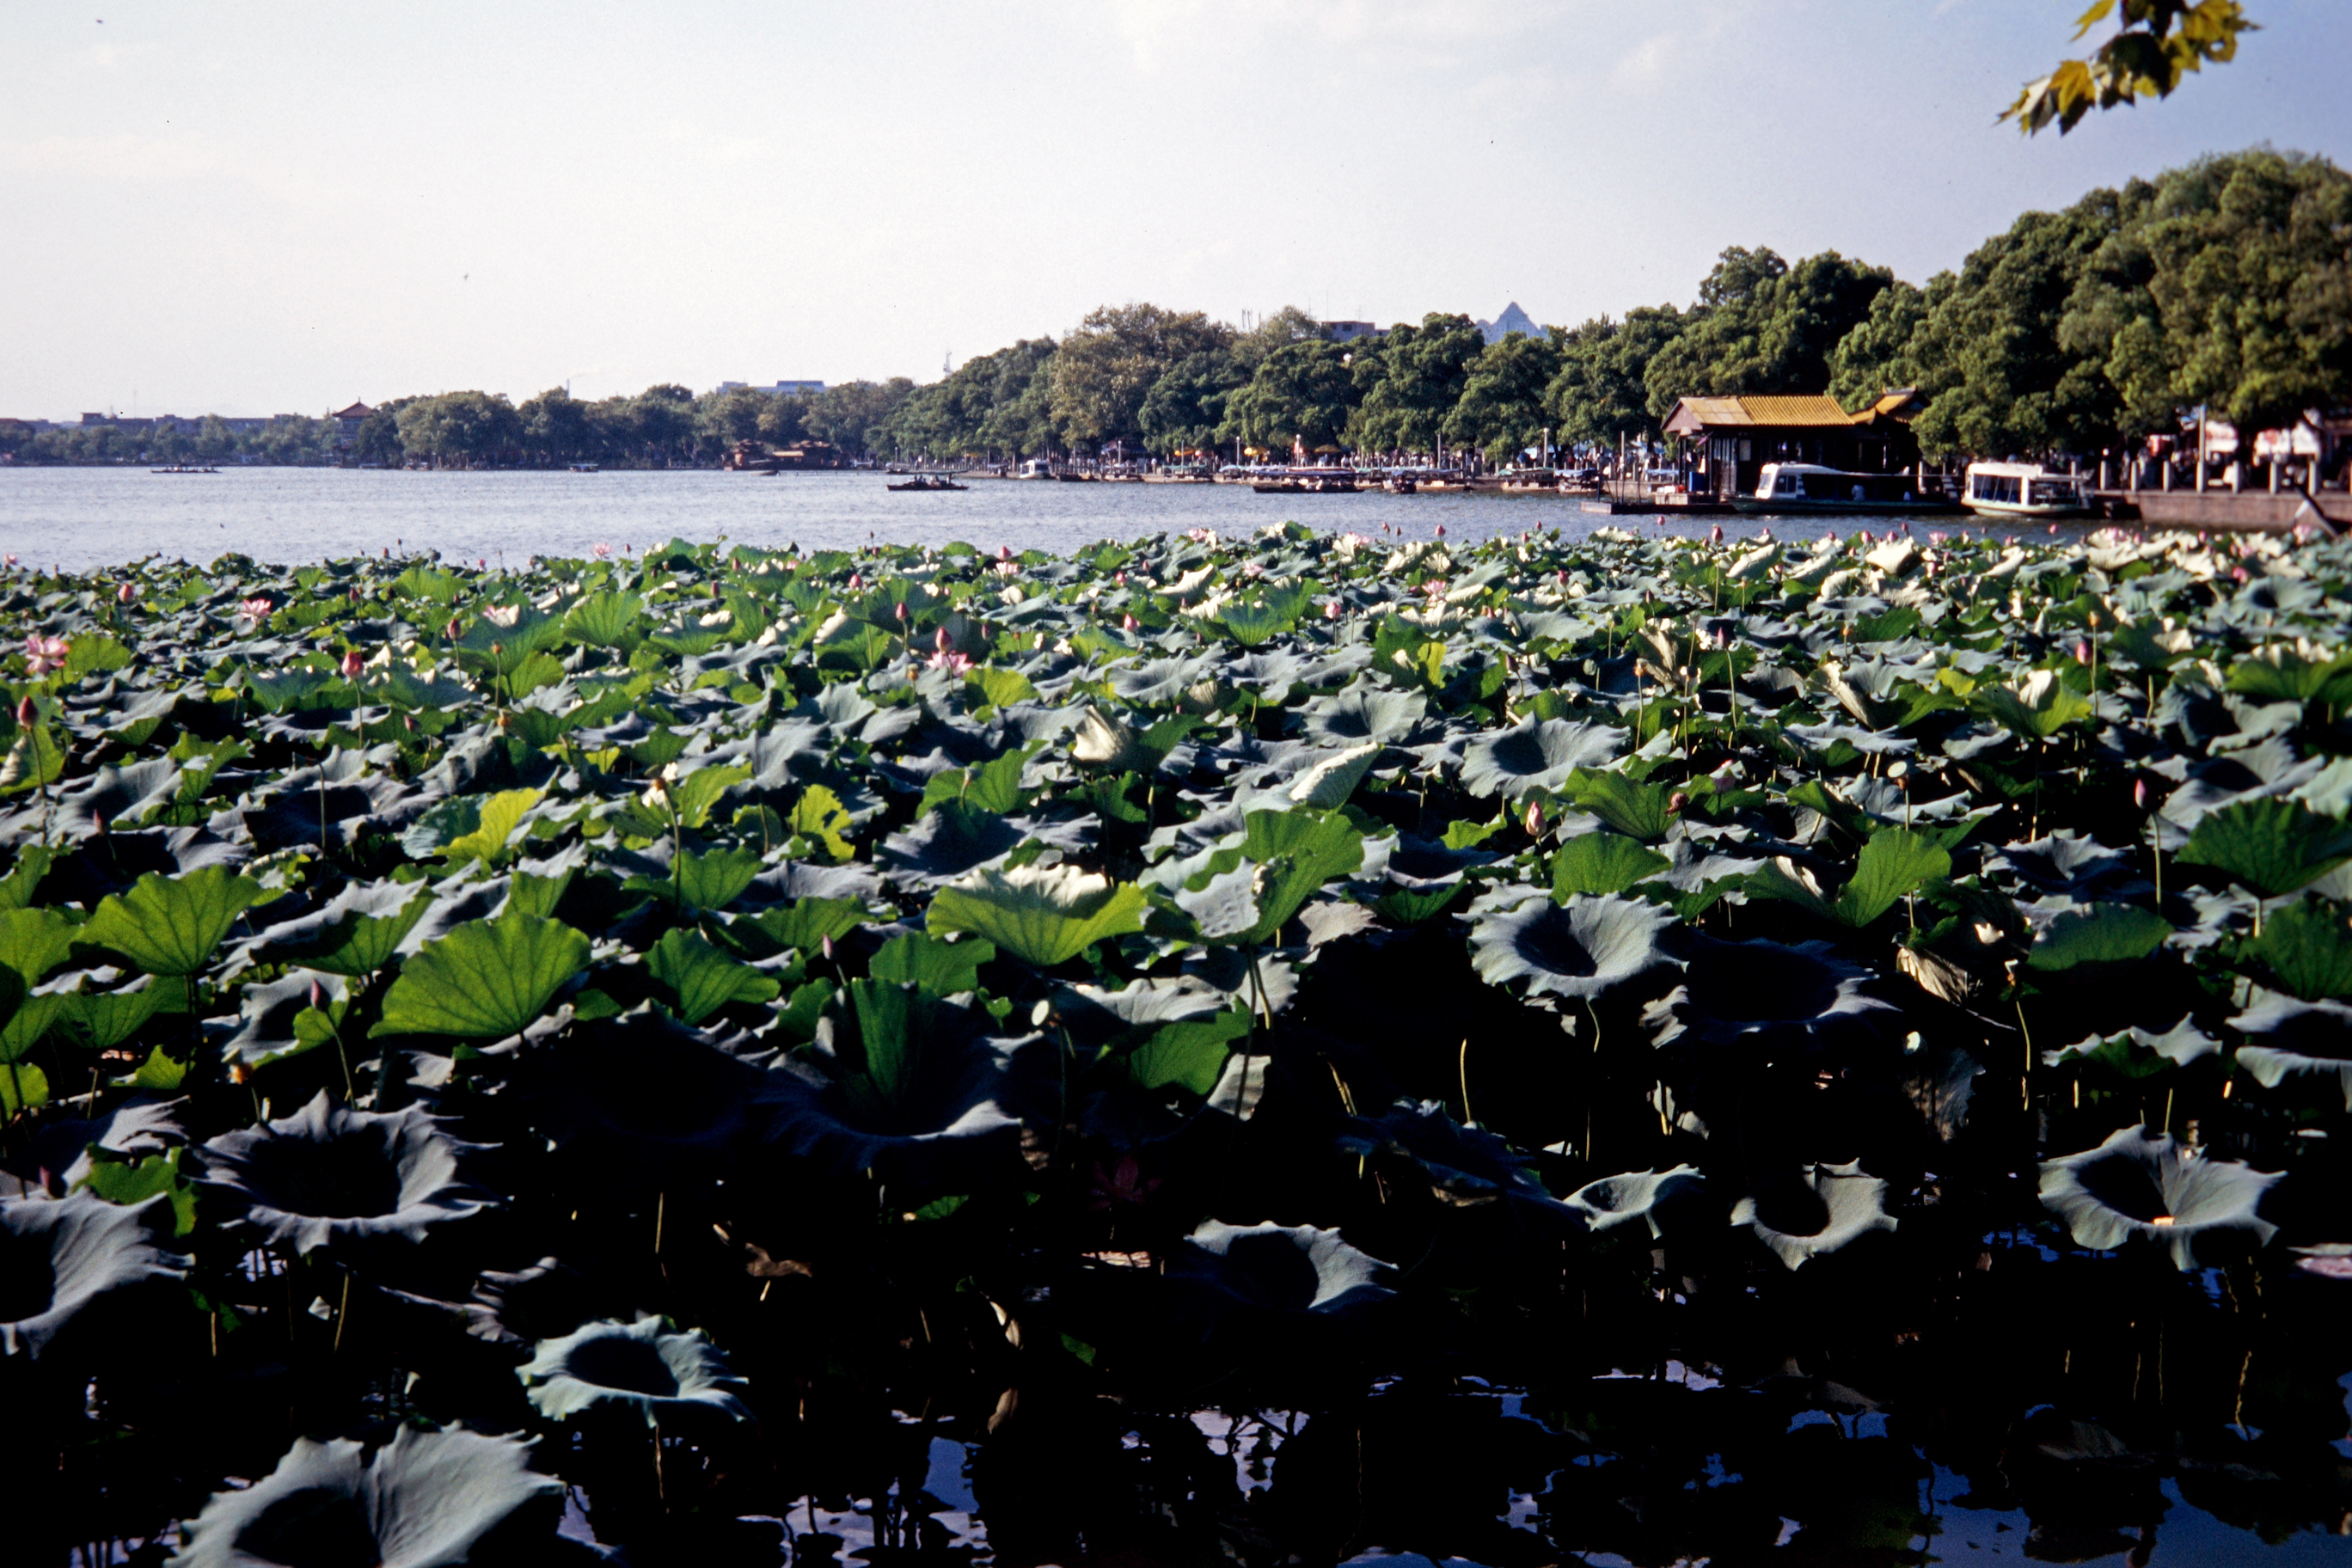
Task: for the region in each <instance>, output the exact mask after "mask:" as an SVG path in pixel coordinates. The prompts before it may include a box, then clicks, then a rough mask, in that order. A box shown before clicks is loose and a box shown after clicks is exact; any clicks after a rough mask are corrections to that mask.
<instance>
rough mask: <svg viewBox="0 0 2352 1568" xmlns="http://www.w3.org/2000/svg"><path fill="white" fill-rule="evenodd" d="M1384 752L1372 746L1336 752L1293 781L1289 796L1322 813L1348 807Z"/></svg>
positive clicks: (1300, 803)
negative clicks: (1350, 799) (1350, 800)
mask: <svg viewBox="0 0 2352 1568" xmlns="http://www.w3.org/2000/svg"><path fill="white" fill-rule="evenodd" d="M1380 754H1381V748H1380V747H1379V746H1377V745H1373V744H1370V743H1369V742H1368V743H1366V744H1364V745H1360V746H1349V747H1348V748H1347V749H1345V750H1344V751H1339V752H1332V753H1330V754H1329V755H1328V756H1325V757H1323V758H1322V759H1321V760H1320V761H1318V762H1317V763H1315V764H1314V765H1313V766H1312V767H1309V768H1307V769H1305V770H1303V771H1302V772H1300V773H1299V774H1298V775H1297V777H1296V778H1293V779H1292V780H1291V781H1290V785H1289V788H1288V790H1287V791H1286V794H1287V795H1289V797H1290V798H1291V799H1292V800H1293V801H1295V802H1296V803H1297V804H1298V805H1304V806H1309V807H1312V808H1314V809H1315V810H1318V811H1329V810H1331V809H1332V808H1333V807H1335V806H1340V805H1346V804H1347V802H1348V797H1349V795H1353V794H1355V793H1356V786H1357V785H1358V784H1361V783H1362V782H1363V779H1364V774H1365V773H1369V772H1370V771H1371V766H1372V763H1373V761H1374V760H1375V759H1376V758H1378V757H1379V756H1380Z"/></svg>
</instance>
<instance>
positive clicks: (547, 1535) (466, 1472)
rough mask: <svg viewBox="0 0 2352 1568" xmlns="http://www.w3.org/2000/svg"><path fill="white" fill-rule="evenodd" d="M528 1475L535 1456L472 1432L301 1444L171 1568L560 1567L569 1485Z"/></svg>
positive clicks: (218, 1516) (200, 1527)
mask: <svg viewBox="0 0 2352 1568" xmlns="http://www.w3.org/2000/svg"><path fill="white" fill-rule="evenodd" d="M562 1490H563V1484H562V1482H561V1481H559V1480H557V1479H555V1478H554V1477H552V1476H545V1475H540V1474H537V1473H535V1472H533V1471H532V1470H531V1469H530V1447H529V1446H528V1445H526V1444H523V1443H519V1442H516V1441H515V1440H514V1439H513V1438H511V1437H485V1436H479V1435H478V1434H476V1433H472V1432H467V1431H465V1430H462V1429H452V1430H449V1431H446V1432H428V1431H420V1430H418V1429H416V1428H415V1427H410V1426H403V1427H400V1428H398V1429H396V1430H395V1431H394V1433H393V1436H392V1440H391V1441H390V1442H388V1443H385V1444H384V1445H383V1446H382V1447H364V1446H362V1445H361V1444H359V1443H355V1442H352V1441H351V1440H350V1439H348V1438H341V1437H338V1438H333V1439H331V1440H329V1441H327V1442H323V1443H322V1442H318V1441H315V1440H313V1439H311V1438H309V1437H297V1438H296V1439H295V1440H294V1446H293V1447H291V1448H289V1449H288V1450H287V1452H286V1456H285V1458H281V1459H279V1460H278V1467H277V1468H275V1469H273V1470H271V1471H270V1472H269V1474H268V1475H266V1476H264V1477H262V1478H261V1479H259V1480H257V1481H256V1482H255V1483H254V1484H253V1485H252V1486H250V1487H247V1488H246V1489H242V1490H233V1491H221V1492H215V1493H214V1494H213V1497H212V1500H211V1501H209V1502H207V1503H206V1504H205V1508H204V1511H203V1512H201V1513H199V1514H198V1515H197V1516H196V1517H195V1518H194V1520H193V1521H190V1523H189V1526H188V1539H187V1542H186V1544H185V1545H184V1546H183V1547H182V1548H181V1550H180V1551H179V1552H178V1553H176V1554H175V1555H174V1556H173V1558H172V1560H171V1561H172V1563H173V1568H320V1565H324V1564H337V1565H340V1564H344V1563H352V1564H358V1563H366V1564H370V1565H371V1568H454V1565H455V1564H458V1563H489V1562H499V1561H504V1562H519V1561H521V1560H522V1558H523V1554H529V1555H530V1556H532V1557H533V1558H534V1559H535V1560H538V1561H552V1560H554V1553H555V1549H556V1547H557V1545H558V1544H559V1543H558V1542H557V1541H556V1539H555V1535H554V1529H555V1516H556V1512H557V1509H556V1506H555V1505H556V1500H557V1499H558V1498H559V1497H560V1496H561V1495H562ZM533 1526H536V1527H537V1528H536V1532H535V1533H536V1535H537V1537H538V1538H537V1539H536V1540H534V1539H533V1535H534V1531H533V1530H532V1528H531V1527H533Z"/></svg>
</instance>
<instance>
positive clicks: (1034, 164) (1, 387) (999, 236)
mask: <svg viewBox="0 0 2352 1568" xmlns="http://www.w3.org/2000/svg"><path fill="white" fill-rule="evenodd" d="M2083 3H2084V0H1940V3H1938V0H1684V3H1682V4H1679V5H1637V4H1627V3H1623V0H1003V3H993V4H991V3H982V4H974V3H972V0H961V3H936V4H935V3H929V0H898V3H894V4H887V5H883V4H869V5H841V4H830V5H801V4H786V3H781V0H768V3H755V0H662V3H661V4H658V5H653V4H646V3H645V0H631V3H628V4H617V3H614V4H607V3H603V0H562V3H555V0H550V3H546V4H521V3H513V0H456V3H447V4H444V3H439V0H402V4H400V5H319V4H316V3H310V4H303V5H293V4H276V3H262V0H247V3H236V0H217V3H215V4H210V5H189V4H186V3H185V0H129V3H117V0H75V4H73V5H59V4H52V3H50V0H7V3H6V4H5V6H0V215H5V216H0V283H5V291H0V300H5V308H6V310H7V312H8V315H7V320H6V324H5V331H0V415H18V416H26V417H35V418H58V417H70V416H74V415H75V414H78V413H79V411H81V410H84V409H103V408H113V409H119V410H120V411H121V412H124V413H134V412H135V413H147V414H153V413H159V412H166V411H169V412H176V413H180V414H196V413H203V412H207V411H210V412H219V413H226V414H271V413H280V412H299V413H306V414H317V413H321V412H324V411H325V410H327V409H329V408H332V407H339V406H341V405H343V404H345V403H348V402H350V401H351V400H352V399H353V398H363V399H368V400H374V399H378V398H383V397H389V396H394V395H400V394H403V393H418V392H436V391H442V390H448V389H454V388H460V387H481V388H484V389H486V390H489V391H494V392H505V393H508V394H509V395H512V396H514V397H516V398H517V399H520V398H522V397H526V396H529V395H531V394H533V393H535V392H538V391H539V390H541V388H543V387H546V386H549V385H552V384H559V383H565V382H568V383H570V384H571V386H572V391H573V392H574V393H575V394H577V395H583V396H603V395H609V394H612V393H614V392H634V391H636V390H638V389H639V388H642V387H644V386H645V385H646V384H649V383H653V382H656V381H677V382H682V383H684V384H688V385H689V386H692V387H694V388H696V389H698V390H699V389H702V388H706V387H709V386H711V385H714V384H717V383H718V382H719V381H720V380H723V379H725V380H749V381H758V382H766V381H773V380H777V379H802V378H808V377H816V378H822V379H824V380H826V381H836V382H837V381H845V380H850V379H854V378H856V377H859V376H874V377H881V376H888V375H912V376H915V377H916V378H918V379H919V380H930V379H933V378H935V377H936V376H937V375H938V374H939V370H940V360H941V356H942V354H943V353H948V352H950V351H951V352H952V353H953V354H954V355H955V358H956V360H957V362H958V363H961V361H962V360H964V359H965V358H968V357H970V356H971V355H972V354H976V353H985V352H987V351H989V350H991V349H994V348H997V347H1000V346H1002V345H1003V344H1005V343H1007V342H1012V341H1013V340H1014V339H1016V338H1020V337H1034V336H1036V335H1038V334H1040V333H1045V332H1051V333H1055V334H1057V335H1058V334H1059V333H1061V332H1063V331H1066V330H1067V329H1068V328H1070V327H1071V326H1072V325H1074V324H1075V323H1076V321H1077V320H1078V319H1079V317H1080V316H1082V315H1083V314H1085V312H1086V311H1087V310H1088V309H1089V308H1090V307H1092V306H1094V305H1097V304H1099V303H1103V302H1106V301H1109V302H1118V301H1124V300H1154V301H1157V302H1159V303H1160V304H1164V305H1170V306H1176V307H1183V308H1196V309H1201V310H1208V311H1210V312H1212V313H1213V314H1215V315H1219V316H1223V317H1225V318H1227V319H1232V318H1234V317H1235V316H1237V315H1238V313H1239V312H1241V311H1243V310H1257V311H1266V310H1274V309H1276V308H1277V307H1279V306H1281V305H1284V304H1286V303H1295V304H1298V305H1302V306H1305V307H1307V309H1309V310H1314V311H1315V312H1317V313H1318V315H1322V316H1326V317H1365V318H1371V319H1374V320H1377V321H1382V322H1386V321H1395V320H1400V319H1413V320H1417V319H1419V317H1420V316H1421V315H1422V314H1423V312H1425V311H1428V310H1464V311H1467V312H1469V313H1470V314H1472V315H1475V316H1492V315H1493V314H1495V313H1496V311H1497V310H1501V309H1502V307H1503V305H1504V303H1505V301H1507V300H1514V299H1516V300H1519V301H1520V302H1521V304H1522V305H1524V306H1525V308H1526V309H1527V310H1528V313H1529V314H1530V315H1532V316H1534V317H1535V318H1536V319H1537V320H1538V321H1547V322H1554V321H1557V322H1574V321H1581V320H1583V319H1584V318H1586V317H1588V316H1591V315H1594V314H1598V313H1600V312H1602V311H1608V312H1612V313H1616V312H1622V310H1625V309H1626V308H1627V307H1629V306H1633V305H1638V304H1654V303H1659V302H1662V301H1666V300H1673V301H1675V302H1678V303H1679V302H1686V301H1687V300H1689V299H1690V298H1691V297H1692V295H1693V293H1694V291H1695V289H1696V283H1697V280H1698V279H1699V277H1700V276H1701V275H1702V274H1703V273H1704V272H1705V271H1706V268H1707V266H1708V264H1709V262H1710V260H1711V259H1712V258H1713V257H1714V255H1715V254H1716V252H1717V251H1718V250H1720V249H1721V248H1723V247H1725V246H1727V245H1735V244H1737V245H1769V246H1770V247H1773V248H1775V249H1777V250H1779V251H1780V252H1781V253H1782V254H1783V255H1785V256H1789V257H1791V258H1794V257H1797V256H1800V255H1805V254H1810V253H1811V252H1814V251H1817V250H1822V249H1831V248H1833V249H1837V250H1842V251H1844V252H1846V253H1848V254H1850V255H1856V256H1861V257H1864V258H1869V259H1871V260H1873V261H1878V262H1884V263H1886V264H1888V265H1891V266H1893V267H1894V268H1895V270H1896V272H1898V273H1899V274H1901V275H1902V276H1904V277H1906V278H1909V279H1914V280H1915V281H1917V280H1923V279H1926V278H1927V276H1928V275H1929V274H1931V273H1933V272H1935V271H1937V269H1939V268H1946V267H1949V266H1952V265H1954V264H1956V263H1957V262H1958V260H1959V259H1960V258H1961V257H1962V256H1964V255H1965V254H1966V253H1967V252H1968V250H1969V248H1970V247H1973V246H1974V245H1976V244H1977V243H1978V242H1979V240H1981V239H1982V238H1983V237H1985V236H1987V235H1989V234H1990V233H1993V232H1995V231H1997V230H1999V229H2000V228H2003V227H2005V226H2007V225H2008V224H2009V222H2010V221H2011V218H2012V217H2013V216H2015V215H2016V214H2017V212H2018V211H2020V210H2021V208H2024V207H2028V206H2058V205H2064V204H2066V203H2068V202H2070V201H2072V200H2074V198H2075V197H2076V196H2078V195H2081V194H2082V192H2083V191H2084V190H2085V189H2087V188H2088V187H2090V186H2092V185H2095V184H2105V183H2112V182H2116V181H2118V180H2121V179H2123V178H2125V177H2127V176H2129V175H2131V174H2154V173H2156V172H2158V170H2161V169H2164V168H2167V167H2169V166H2172V165H2174V164H2177V163H2181V162H2183V161H2185V160H2187V159H2189V158H2191V157H2193V156H2195V155H2196V154H2198V153H2202V152H2209V151H2226V150H2234V149H2237V148H2241V147H2244V146H2248V145H2251V144H2253V143H2256V142H2270V143H2271V144H2273V145H2274V146H2277V147H2280V148H2284V149H2299V150H2303V151H2308V152H2316V153H2326V154H2327V155H2328V156H2330V157H2332V158H2334V159H2336V161H2337V162H2338V163H2352V97H2347V94H2346V92H2345V89H2344V86H2343V80H2342V75H2343V67H2344V63H2345V61H2346V60H2347V59H2348V58H2352V5H2347V4H2346V3H2345V0H2248V8H2249V10H2250V11H2251V12H2252V14H2253V16H2255V17H2256V18H2257V19H2258V20H2260V21H2261V22H2262V24H2263V27H2264V29H2265V30H2264V31H2263V32H2261V33H2259V34H2256V35H2254V36H2253V37H2252V38H2251V39H2250V40H2249V41H2248V42H2247V44H2246V46H2245V47H2244V48H2243V49H2242V52H2241V55H2240V58H2239V59H2238V60H2237V62H2236V63H2234V64H2232V65H2230V66H2227V67H2223V68H2217V69H2213V70H2210V71H2209V72H2208V73H2207V74H2206V75H2204V76H2203V77H2200V78H2196V79H2191V80H2190V81H2189V83H2188V84H2187V85H2186V86H2185V87H2184V88H2183V89H2181V91H2180V92H2179V94H2178V95H2176V96H2175V98H2174V99H2173V100H2172V101H2170V102H2169V103H2165V104H2161V105H2156V106H2152V107H2147V108H2142V109H2138V110H2118V111H2116V112H2113V113H2109V114H2106V115H2102V116H2097V117H2095V118H2094V119H2093V120H2092V121H2088V122H2086V123H2085V124H2084V126H2083V127H2082V128H2081V129H2079V130H2077V131H2076V132H2074V134H2073V135H2071V136H2068V137H2066V138H2064V139H2063V140H2061V139H2059V138H2058V137H2056V136H2054V135H2051V134H2047V133H2045V134H2044V135H2042V136H2041V137H2038V138H2036V139H2035V140H2034V141H2032V142H2025V141H2024V140H2023V139H2021V137H2019V136H2018V134H2017V133H2016V132H2015V131H2014V130H2012V129H2011V128H2009V127H2008V126H2005V125H1996V124H1995V123H1994V116H1995V115H1996V113H1998V111H1999V110H2000V109H2001V108H2002V107H2003V106H2005V105H2006V104H2007V103H2008V101H2009V100H2010V99H2011V96H2012V95H2013V94H2014V93H2015V91H2016V89H2017V87H2018V85H2019V84H2020V83H2021V81H2023V80H2024V79H2027V78H2029V77H2032V76H2034V75H2038V74H2040V72H2042V70H2045V69H2047V68H2049V66H2050V65H2052V64H2053V63H2054V62H2055V61H2056V60H2057V59H2058V58H2060V56H2061V54H2062V53H2063V51H2064V50H2065V49H2066V47H2067V40H2068V35H2069V33H2070V31H2071V18H2072V16H2074V14H2075V12H2076V11H2077V10H2079V8H2080V6H2081V5H2082V4H2083Z"/></svg>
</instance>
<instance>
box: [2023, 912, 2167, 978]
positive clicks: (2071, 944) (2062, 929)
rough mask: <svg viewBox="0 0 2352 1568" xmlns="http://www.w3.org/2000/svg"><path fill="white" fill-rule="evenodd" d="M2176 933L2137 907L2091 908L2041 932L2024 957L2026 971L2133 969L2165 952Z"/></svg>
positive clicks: (2065, 916)
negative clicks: (2091, 966)
mask: <svg viewBox="0 0 2352 1568" xmlns="http://www.w3.org/2000/svg"><path fill="white" fill-rule="evenodd" d="M2172 930H2173V928H2172V922H2171V921H2168V920H2166V919H2165V918H2164V917H2163V916H2162V915H2160V914H2158V913H2157V912H2156V911H2155V910H2144V909H2141V908H2140V907H2139V906H2138V905H2137V904H2088V905H2085V906H2084V907H2083V908H2081V909H2074V910H2065V911H2064V912H2063V913H2062V914H2060V915H2059V916H2058V918H2057V919H2056V920H2053V921H2051V922H2050V924H2049V925H2047V926H2046V927H2044V928H2043V929H2042V931H2041V932H2040V934H2038V935H2037V936H2036V937H2035V938H2034V941H2033V946H2032V951H2030V952H2028V953H2027V954H2026V957H2025V963H2026V967H2027V968H2029V969H2040V970H2050V971H2054V970H2063V969H2072V968H2074V966H2075V965H2076V964H2078V963H2133V962H2135V961H2137V960H2139V959H2143V958H2146V957H2147V955H2148V954H2150V953H2152V952H2155V951H2156V950H2157V949H2158V948H2160V947H2162V946H2163V945H2164V942H2165V939H2166V938H2167V937H2168V936H2170V935H2171V934H2172Z"/></svg>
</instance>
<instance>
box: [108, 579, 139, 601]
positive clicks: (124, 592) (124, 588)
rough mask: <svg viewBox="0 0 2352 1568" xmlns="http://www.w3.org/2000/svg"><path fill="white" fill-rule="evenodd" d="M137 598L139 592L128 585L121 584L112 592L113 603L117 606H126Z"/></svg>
mask: <svg viewBox="0 0 2352 1568" xmlns="http://www.w3.org/2000/svg"><path fill="white" fill-rule="evenodd" d="M138 596H139V590H138V589H136V588H134V587H132V586H131V584H128V583H124V584H121V585H120V586H118V587H117V588H116V589H115V590H114V602H115V603H116V604H118V605H127V604H129V603H131V600H133V599H135V598H137V597H138Z"/></svg>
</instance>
